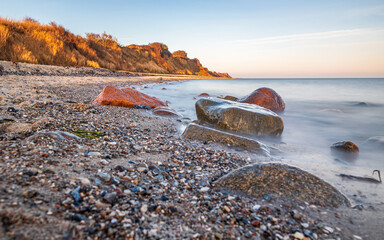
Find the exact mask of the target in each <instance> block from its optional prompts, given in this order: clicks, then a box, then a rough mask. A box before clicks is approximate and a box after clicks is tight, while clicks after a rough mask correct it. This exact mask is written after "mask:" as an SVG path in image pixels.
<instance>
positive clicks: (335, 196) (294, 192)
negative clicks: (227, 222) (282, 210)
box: [215, 163, 350, 206]
mask: <svg viewBox="0 0 384 240" xmlns="http://www.w3.org/2000/svg"><path fill="white" fill-rule="evenodd" d="M215 185H216V187H218V188H219V189H222V190H224V191H229V192H231V193H237V194H245V195H248V196H251V197H255V198H263V197H264V196H265V195H268V196H269V197H271V198H279V199H284V200H293V201H301V202H311V201H314V202H317V203H319V204H320V203H322V204H326V205H329V206H339V205H347V206H350V202H349V200H348V199H347V198H346V197H345V196H344V195H343V194H342V193H340V192H339V191H338V190H337V189H336V188H334V187H333V186H331V185H330V184H328V183H326V182H325V181H323V180H321V179H320V178H318V177H316V176H314V175H312V174H310V173H308V172H306V171H304V170H301V169H298V168H296V167H292V166H289V165H285V164H279V163H266V164H260V163H258V164H251V165H248V166H245V167H242V168H239V169H236V170H234V171H232V172H230V173H229V174H227V175H225V176H223V177H221V178H219V179H218V180H217V181H216V182H215Z"/></svg>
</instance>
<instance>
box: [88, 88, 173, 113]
mask: <svg viewBox="0 0 384 240" xmlns="http://www.w3.org/2000/svg"><path fill="white" fill-rule="evenodd" d="M93 104H98V105H110V106H119V107H129V108H132V107H133V106H134V105H147V106H150V107H151V108H155V107H159V106H167V105H168V104H167V103H165V102H163V101H161V100H159V99H157V98H155V97H151V96H149V95H147V94H144V93H141V92H139V91H137V90H134V89H132V88H122V89H119V88H115V87H114V86H112V85H108V86H106V87H105V88H104V89H103V91H102V92H101V93H100V94H99V96H97V98H96V99H95V100H94V101H93Z"/></svg>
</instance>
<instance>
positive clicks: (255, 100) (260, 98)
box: [239, 88, 285, 111]
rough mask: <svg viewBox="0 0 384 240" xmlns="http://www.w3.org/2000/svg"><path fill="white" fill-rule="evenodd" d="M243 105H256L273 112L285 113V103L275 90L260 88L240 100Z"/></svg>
mask: <svg viewBox="0 0 384 240" xmlns="http://www.w3.org/2000/svg"><path fill="white" fill-rule="evenodd" d="M239 102H241V103H250V104H256V105H259V106H261V107H264V108H267V109H269V110H272V111H284V109H285V102H284V100H283V99H282V98H281V97H280V95H279V94H277V93H276V92H275V91H274V90H272V89H270V88H259V89H257V90H255V91H253V93H251V94H249V95H248V96H245V97H243V98H240V99H239Z"/></svg>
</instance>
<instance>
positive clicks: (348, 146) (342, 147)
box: [331, 141, 359, 153]
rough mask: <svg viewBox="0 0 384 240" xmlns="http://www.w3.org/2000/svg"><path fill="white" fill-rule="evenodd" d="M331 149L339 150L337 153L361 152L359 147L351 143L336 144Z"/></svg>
mask: <svg viewBox="0 0 384 240" xmlns="http://www.w3.org/2000/svg"><path fill="white" fill-rule="evenodd" d="M331 149H332V150H337V151H342V152H347V153H358V152H359V147H358V146H357V145H356V144H354V143H353V142H351V141H341V142H336V143H334V144H332V146H331Z"/></svg>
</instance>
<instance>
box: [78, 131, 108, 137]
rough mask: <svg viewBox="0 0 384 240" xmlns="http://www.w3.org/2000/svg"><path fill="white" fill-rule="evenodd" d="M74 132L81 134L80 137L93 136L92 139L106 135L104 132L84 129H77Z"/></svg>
mask: <svg viewBox="0 0 384 240" xmlns="http://www.w3.org/2000/svg"><path fill="white" fill-rule="evenodd" d="M72 133H73V134H75V135H77V136H79V137H87V138H92V139H96V138H99V137H104V136H105V133H102V132H89V131H84V130H76V131H72Z"/></svg>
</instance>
